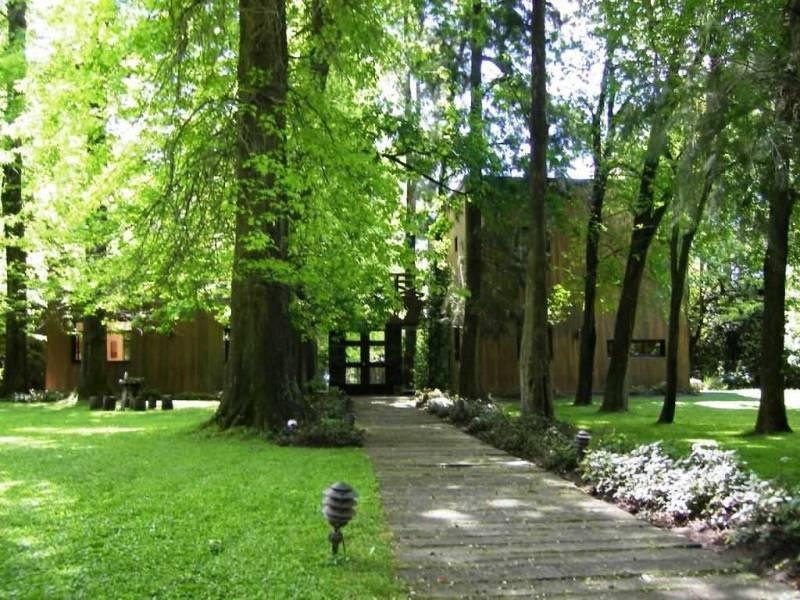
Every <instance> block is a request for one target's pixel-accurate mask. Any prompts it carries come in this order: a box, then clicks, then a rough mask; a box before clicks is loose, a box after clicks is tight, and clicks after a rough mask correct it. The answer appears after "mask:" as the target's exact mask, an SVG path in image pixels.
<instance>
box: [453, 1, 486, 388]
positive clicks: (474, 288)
mask: <svg viewBox="0 0 800 600" xmlns="http://www.w3.org/2000/svg"><path fill="white" fill-rule="evenodd" d="M483 18H484V17H483V14H482V3H481V1H480V0H478V1H476V2H473V3H472V18H471V19H470V38H469V48H470V69H469V94H470V97H469V138H470V155H471V156H470V161H469V162H470V165H469V173H468V175H467V191H468V194H469V200H468V201H467V204H466V207H465V210H464V226H465V229H466V240H465V244H464V247H465V249H466V254H467V269H466V270H467V273H466V280H467V281H466V283H467V290H468V291H469V296H467V300H466V302H465V304H464V331H463V333H462V335H461V353H460V354H461V364H460V365H459V371H458V392H459V393H460V394H461V395H462V396H466V397H467V398H477V397H479V396H480V395H481V384H480V374H479V368H478V352H479V349H480V345H479V338H480V297H481V286H482V279H483V245H482V243H481V242H482V239H481V225H482V215H481V205H480V202H481V198H480V189H481V179H482V177H481V170H482V161H481V159H480V157H481V156H482V152H481V146H482V140H483V78H482V73H481V67H482V65H483V51H484V27H483Z"/></svg>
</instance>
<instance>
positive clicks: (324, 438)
mask: <svg viewBox="0 0 800 600" xmlns="http://www.w3.org/2000/svg"><path fill="white" fill-rule="evenodd" d="M291 421H292V422H291V426H290V424H289V423H287V426H286V428H285V429H283V430H282V431H280V432H279V433H278V434H277V437H276V441H277V442H278V443H279V444H282V445H285V446H316V447H343V446H362V445H363V444H364V431H363V430H362V429H359V428H357V427H356V426H355V412H354V407H353V400H352V398H350V396H348V395H346V394H345V393H344V392H342V391H341V390H340V389H338V388H335V387H333V388H331V389H330V390H328V391H327V392H325V393H320V392H317V393H311V394H307V395H306V396H305V397H304V398H303V407H302V414H301V415H299V418H298V419H296V420H295V419H292V420H291Z"/></svg>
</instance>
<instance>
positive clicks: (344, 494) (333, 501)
mask: <svg viewBox="0 0 800 600" xmlns="http://www.w3.org/2000/svg"><path fill="white" fill-rule="evenodd" d="M357 498H358V493H356V491H355V490H354V489H353V488H352V486H349V485H347V484H346V483H342V482H336V483H334V484H332V485H331V486H330V487H329V488H328V489H326V490H325V491H324V492H323V493H322V515H323V516H324V517H325V519H326V520H327V521H328V523H330V526H331V527H333V531H332V532H331V534H330V535H329V536H328V539H329V540H330V542H331V550H332V551H333V553H334V554H336V553H338V551H339V544H341V545H342V548H344V536H343V535H342V532H341V531H340V530H341V528H342V527H344V526H345V525H347V524H348V523H349V522H350V520H351V519H352V518H353V517H354V516H355V514H356V504H357V503H358V500H357Z"/></svg>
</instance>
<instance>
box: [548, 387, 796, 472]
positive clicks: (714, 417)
mask: <svg viewBox="0 0 800 600" xmlns="http://www.w3.org/2000/svg"><path fill="white" fill-rule="evenodd" d="M572 402H573V399H572V398H560V399H557V400H556V402H555V411H556V416H557V417H558V418H559V419H561V420H563V421H568V422H570V423H574V424H575V425H577V426H578V427H582V428H585V429H588V430H590V431H591V433H592V436H593V437H594V438H595V440H599V439H603V438H606V439H608V438H609V437H610V436H620V435H621V436H623V437H624V440H625V441H626V442H630V443H633V444H646V443H650V442H655V441H659V440H661V441H663V442H664V443H665V446H666V447H667V448H670V449H672V450H674V451H675V452H677V453H686V452H688V450H689V449H690V448H691V445H692V444H693V443H694V442H698V441H700V440H716V441H717V442H719V444H720V446H721V447H723V448H726V449H732V450H736V452H737V453H738V455H739V457H740V459H741V460H742V461H744V462H745V463H746V466H747V467H748V468H750V469H752V470H753V471H754V472H755V473H757V474H758V475H759V476H761V477H762V478H765V479H773V480H775V481H777V482H778V483H780V484H783V485H789V486H795V485H800V410H797V409H789V410H788V415H789V424H790V426H791V427H792V429H793V430H794V431H795V433H791V434H781V435H766V436H764V435H754V434H753V433H752V432H753V428H754V426H755V422H756V414H757V404H758V403H757V400H754V399H753V398H752V397H748V396H742V395H739V394H736V393H733V392H703V393H701V394H699V395H697V396H680V397H679V398H678V406H677V410H676V413H675V423H673V424H672V425H658V424H656V421H657V420H658V415H659V413H660V411H661V404H662V397H661V396H631V397H630V401H629V412H627V413H601V412H598V407H599V406H600V404H601V402H602V398H601V397H599V396H596V397H595V398H594V401H593V406H588V407H583V406H573V404H572Z"/></svg>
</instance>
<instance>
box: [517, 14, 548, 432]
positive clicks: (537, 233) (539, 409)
mask: <svg viewBox="0 0 800 600" xmlns="http://www.w3.org/2000/svg"><path fill="white" fill-rule="evenodd" d="M544 17H545V0H533V15H532V23H531V49H532V52H531V54H532V58H531V82H532V85H531V117H530V144H531V163H530V195H529V203H528V210H529V213H530V229H529V237H528V262H527V271H526V273H525V313H524V321H523V326H522V348H521V356H520V364H519V366H520V394H521V403H522V412H523V414H527V415H530V414H536V415H541V416H544V417H548V418H549V417H552V416H553V399H552V395H551V390H550V373H549V371H550V364H549V359H550V353H549V351H548V348H549V344H548V339H547V335H548V332H547V270H548V264H547V216H546V214H545V198H546V196H547V85H546V84H547V81H546V79H547V77H546V71H545V28H544Z"/></svg>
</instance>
